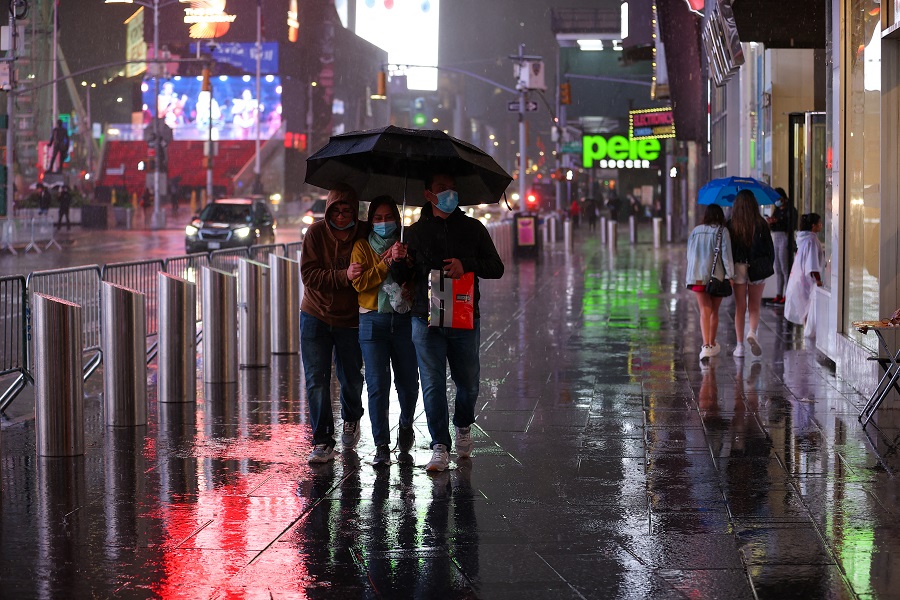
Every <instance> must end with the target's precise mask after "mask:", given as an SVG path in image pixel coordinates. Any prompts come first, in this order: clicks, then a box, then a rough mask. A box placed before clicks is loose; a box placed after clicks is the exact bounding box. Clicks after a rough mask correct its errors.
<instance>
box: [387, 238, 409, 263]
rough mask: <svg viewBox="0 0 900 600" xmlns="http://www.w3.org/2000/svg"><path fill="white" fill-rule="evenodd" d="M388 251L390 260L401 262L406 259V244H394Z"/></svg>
mask: <svg viewBox="0 0 900 600" xmlns="http://www.w3.org/2000/svg"><path fill="white" fill-rule="evenodd" d="M390 251H391V259H392V260H403V259H404V258H406V244H401V243H400V242H394V245H393V246H391V247H390Z"/></svg>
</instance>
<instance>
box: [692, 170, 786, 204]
mask: <svg viewBox="0 0 900 600" xmlns="http://www.w3.org/2000/svg"><path fill="white" fill-rule="evenodd" d="M741 190H749V191H751V192H753V196H754V197H755V198H756V201H757V202H758V203H759V204H760V206H762V205H763V204H775V201H776V200H778V199H779V198H780V197H781V196H779V194H778V192H776V191H775V190H773V189H772V188H771V187H769V185H768V184H766V183H763V182H762V181H759V180H757V179H754V178H752V177H723V178H722V179H713V180H712V181H710V182H709V183H707V184H706V185H704V186H703V187H702V188H700V194H699V196H700V199H699V203H700V204H718V205H719V206H733V205H734V197H735V196H737V193H738V192H740V191H741Z"/></svg>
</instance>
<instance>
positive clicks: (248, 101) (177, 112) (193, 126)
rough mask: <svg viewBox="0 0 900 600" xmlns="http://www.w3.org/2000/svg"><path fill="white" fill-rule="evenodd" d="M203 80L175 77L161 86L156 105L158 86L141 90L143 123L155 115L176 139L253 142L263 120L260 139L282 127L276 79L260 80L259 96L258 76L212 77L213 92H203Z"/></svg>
mask: <svg viewBox="0 0 900 600" xmlns="http://www.w3.org/2000/svg"><path fill="white" fill-rule="evenodd" d="M202 85H203V82H202V79H201V78H200V77H173V78H172V79H166V80H162V81H160V83H159V102H158V103H156V102H154V93H155V88H154V82H153V81H152V80H151V81H145V82H144V84H143V86H142V87H141V91H142V99H143V105H144V106H143V111H144V121H145V122H147V123H149V122H150V121H151V120H152V119H153V117H154V116H155V115H156V113H157V111H155V110H154V106H156V107H158V109H157V110H158V113H159V116H160V117H162V118H163V119H164V120H165V122H166V124H167V125H168V126H169V127H171V128H172V130H173V137H174V139H176V140H206V139H209V136H210V113H211V114H212V139H214V140H255V139H256V122H257V119H259V124H260V129H259V137H260V139H264V140H267V139H269V138H270V137H272V135H274V134H275V132H276V131H278V129H279V127H281V81H280V80H279V78H278V77H276V76H274V75H266V76H264V77H262V78H261V79H260V98H259V99H257V98H256V78H255V77H253V76H250V75H243V76H231V77H229V76H224V75H223V76H219V77H213V78H212V103H211V104H212V110H210V93H209V92H204V91H201V88H202Z"/></svg>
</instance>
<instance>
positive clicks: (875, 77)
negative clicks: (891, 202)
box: [842, 0, 881, 346]
mask: <svg viewBox="0 0 900 600" xmlns="http://www.w3.org/2000/svg"><path fill="white" fill-rule="evenodd" d="M846 6H848V7H849V9H850V12H849V14H848V15H847V23H848V25H849V27H848V32H849V39H847V40H846V41H847V47H846V49H845V56H846V57H847V60H846V63H845V64H846V65H847V69H846V70H845V74H844V76H845V78H846V79H845V81H846V85H845V87H844V89H845V90H846V92H845V93H846V98H845V103H846V106H847V110H846V113H845V114H846V120H845V123H846V129H845V134H844V140H845V153H844V164H845V165H846V168H845V171H844V177H845V180H844V189H845V194H844V199H843V201H844V206H843V211H842V212H843V229H844V232H845V233H844V248H845V251H844V263H843V264H844V273H843V275H844V278H843V279H844V300H843V304H844V323H843V326H844V331H845V332H847V334H848V335H850V336H852V337H854V338H855V339H856V340H858V341H859V343H861V344H864V345H866V346H871V340H868V339H867V338H866V337H865V336H861V335H859V334H858V333H856V331H855V330H854V329H853V327H852V326H851V325H850V323H851V322H853V321H859V320H865V319H876V318H878V317H879V316H881V313H880V307H879V305H878V283H879V282H878V247H879V240H880V239H881V236H880V231H879V221H880V219H881V208H880V202H881V198H880V196H881V191H880V181H881V170H880V169H881V164H880V161H879V160H878V157H879V156H880V153H881V118H880V117H881V26H880V21H879V19H880V17H881V14H880V10H879V9H880V8H881V3H880V2H879V1H878V0H852V1H851V2H848V3H847V4H846ZM869 337H871V336H869Z"/></svg>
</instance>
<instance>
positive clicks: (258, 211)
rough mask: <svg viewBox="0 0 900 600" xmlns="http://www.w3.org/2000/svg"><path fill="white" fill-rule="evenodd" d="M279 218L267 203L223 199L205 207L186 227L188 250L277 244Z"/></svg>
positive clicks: (202, 250)
mask: <svg viewBox="0 0 900 600" xmlns="http://www.w3.org/2000/svg"><path fill="white" fill-rule="evenodd" d="M275 227H276V223H275V217H273V216H272V212H271V211H270V210H269V207H268V206H266V203H265V201H263V200H253V199H251V198H221V199H219V200H214V201H213V202H211V203H210V204H207V205H206V206H205V207H203V210H201V211H200V214H199V215H197V216H195V217H194V218H193V219H191V223H190V224H189V225H188V226H187V227H185V228H184V234H185V237H184V249H185V250H186V251H187V252H188V254H190V253H192V252H206V251H210V250H219V249H220V248H238V247H241V246H252V245H254V244H273V243H275Z"/></svg>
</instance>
